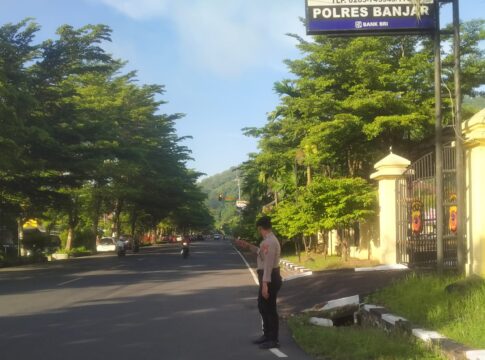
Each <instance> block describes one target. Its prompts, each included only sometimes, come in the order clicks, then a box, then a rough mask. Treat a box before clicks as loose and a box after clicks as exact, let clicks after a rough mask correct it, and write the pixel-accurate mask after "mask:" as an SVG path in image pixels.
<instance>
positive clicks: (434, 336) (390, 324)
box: [359, 305, 485, 360]
mask: <svg viewBox="0 0 485 360" xmlns="http://www.w3.org/2000/svg"><path fill="white" fill-rule="evenodd" d="M359 317H360V320H361V322H362V323H363V324H365V325H370V326H373V327H378V328H380V329H383V330H385V331H388V332H397V333H404V334H408V335H410V336H414V337H416V338H417V339H419V340H421V341H423V342H425V343H426V344H428V345H430V346H433V347H436V348H438V349H439V351H440V352H441V353H442V354H443V355H444V356H445V357H446V358H448V359H456V360H485V350H475V349H471V348H469V347H468V346H465V345H463V344H460V343H458V342H456V341H453V340H451V339H448V338H446V337H445V336H443V335H441V334H440V333H437V332H436V331H430V330H426V329H423V328H421V327H419V326H415V325H413V324H412V323H411V322H410V321H408V320H407V319H405V318H403V317H401V316H397V315H394V314H392V313H390V312H389V311H388V310H386V309H385V308H384V307H382V306H377V305H363V306H361V309H360V311H359Z"/></svg>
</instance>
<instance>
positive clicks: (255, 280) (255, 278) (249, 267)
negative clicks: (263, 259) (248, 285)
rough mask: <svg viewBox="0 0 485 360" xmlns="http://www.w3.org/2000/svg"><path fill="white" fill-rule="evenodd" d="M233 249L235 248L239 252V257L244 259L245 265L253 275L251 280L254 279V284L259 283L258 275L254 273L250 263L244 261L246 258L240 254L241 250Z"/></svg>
mask: <svg viewBox="0 0 485 360" xmlns="http://www.w3.org/2000/svg"><path fill="white" fill-rule="evenodd" d="M234 250H236V252H237V253H238V254H239V256H240V257H241V259H242V260H243V261H244V263H245V264H246V266H247V267H248V270H249V272H250V273H251V275H252V276H253V280H254V283H255V284H256V285H259V280H258V277H257V276H256V273H255V272H254V270H253V268H252V267H251V265H249V263H248V262H247V261H246V258H245V257H244V255H243V254H241V252H240V251H239V250H238V249H236V248H234Z"/></svg>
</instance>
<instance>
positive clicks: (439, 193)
mask: <svg viewBox="0 0 485 360" xmlns="http://www.w3.org/2000/svg"><path fill="white" fill-rule="evenodd" d="M435 5H436V12H437V14H436V30H435V32H434V57H435V60H434V66H435V67H434V69H435V72H434V82H435V86H434V92H435V116H436V123H435V152H436V240H437V266H438V272H439V273H440V274H441V273H442V272H443V265H444V261H443V260H444V243H443V233H444V227H445V225H444V206H443V203H444V185H443V125H442V122H443V110H442V109H443V100H442V98H441V33H440V31H441V25H440V2H439V0H435Z"/></svg>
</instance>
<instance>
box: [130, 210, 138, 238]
mask: <svg viewBox="0 0 485 360" xmlns="http://www.w3.org/2000/svg"><path fill="white" fill-rule="evenodd" d="M130 218H131V219H130V220H131V221H130V222H131V224H130V225H131V238H132V239H135V231H136V221H137V220H138V213H137V211H136V208H133V210H132V212H131V216H130Z"/></svg>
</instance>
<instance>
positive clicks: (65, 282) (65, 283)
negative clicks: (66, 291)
mask: <svg viewBox="0 0 485 360" xmlns="http://www.w3.org/2000/svg"><path fill="white" fill-rule="evenodd" d="M81 279H82V278H76V279H72V280H69V281H64V282H62V283H60V284H57V286H63V285H67V284H70V283H73V282H75V281H79V280H81Z"/></svg>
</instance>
